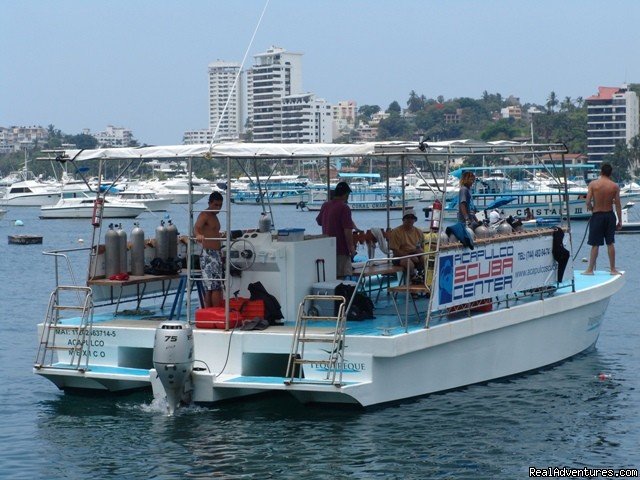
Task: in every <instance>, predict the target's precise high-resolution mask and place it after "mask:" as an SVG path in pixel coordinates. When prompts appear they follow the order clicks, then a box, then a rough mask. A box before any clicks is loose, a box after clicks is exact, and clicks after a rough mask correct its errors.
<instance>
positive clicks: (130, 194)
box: [113, 184, 173, 212]
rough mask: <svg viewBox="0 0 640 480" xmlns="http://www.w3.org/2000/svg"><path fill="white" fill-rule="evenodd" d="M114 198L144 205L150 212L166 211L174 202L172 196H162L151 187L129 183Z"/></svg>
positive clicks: (123, 201)
mask: <svg viewBox="0 0 640 480" xmlns="http://www.w3.org/2000/svg"><path fill="white" fill-rule="evenodd" d="M113 198H115V199H116V200H118V201H120V202H122V203H127V204H131V205H142V206H144V207H145V208H146V209H147V210H148V211H150V212H166V211H167V210H168V209H169V206H170V205H171V203H173V199H172V198H168V197H160V196H158V194H157V193H156V192H155V191H153V190H151V189H150V188H141V187H136V186H135V185H134V184H129V185H128V186H127V188H126V189H124V190H122V191H120V192H118V193H117V194H116V195H115V196H114V197H113Z"/></svg>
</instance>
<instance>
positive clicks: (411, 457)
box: [0, 202, 640, 479]
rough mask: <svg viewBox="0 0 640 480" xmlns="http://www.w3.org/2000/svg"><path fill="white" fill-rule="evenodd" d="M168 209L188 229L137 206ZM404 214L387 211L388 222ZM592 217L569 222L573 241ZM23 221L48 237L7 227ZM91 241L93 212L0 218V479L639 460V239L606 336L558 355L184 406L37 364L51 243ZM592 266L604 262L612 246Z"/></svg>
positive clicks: (431, 473)
mask: <svg viewBox="0 0 640 480" xmlns="http://www.w3.org/2000/svg"><path fill="white" fill-rule="evenodd" d="M205 207H206V204H205V203H203V202H199V203H198V204H197V205H196V210H197V209H198V208H201V209H202V208H205ZM260 213H261V210H260V208H259V207H254V206H234V211H233V215H234V222H233V225H232V228H257V226H258V221H259V219H260ZM166 215H169V216H170V217H171V218H172V219H173V220H174V222H175V223H176V225H177V226H178V229H179V231H180V233H182V234H184V233H187V229H188V218H187V209H186V207H185V206H180V205H174V206H172V208H171V211H170V212H168V214H165V213H153V214H152V213H145V214H143V215H142V216H141V217H139V219H138V221H139V222H140V225H141V227H142V228H143V229H144V230H145V232H146V235H147V237H149V236H152V235H153V231H154V230H155V227H156V226H157V225H158V224H159V222H160V220H161V219H163V218H165V217H166ZM399 216H400V215H399V214H398V213H394V212H392V213H391V225H392V226H395V225H398V224H399V223H400V219H399V218H396V217H399ZM18 219H19V220H22V221H23V223H24V226H23V227H16V226H14V222H15V220H18ZM314 219H315V214H314V213H310V212H302V211H300V210H297V209H296V208H295V207H294V206H291V207H289V206H280V207H278V208H277V209H275V210H274V215H273V221H274V228H276V229H279V228H293V227H295V228H301V227H302V228H305V229H306V233H319V227H318V226H317V225H316V224H315V221H314ZM354 219H355V222H356V224H357V225H358V227H359V228H361V229H366V228H370V227H374V226H377V227H384V226H386V221H387V218H386V214H385V213H376V212H354ZM221 220H222V225H223V228H225V227H224V226H225V225H226V217H225V215H221ZM118 223H120V221H118ZM122 223H123V224H124V228H125V230H126V231H127V232H129V231H130V230H131V228H132V227H133V220H122ZM418 226H423V227H424V226H426V224H425V221H424V220H422V219H421V220H420V221H419V222H418ZM585 226H586V223H584V222H582V223H580V222H574V223H573V230H574V231H573V244H574V247H575V248H577V247H578V246H579V245H580V243H581V241H582V238H583V235H584V231H585ZM17 233H32V234H39V235H42V236H43V237H44V243H43V245H26V246H15V245H8V244H7V243H6V240H3V239H6V238H7V235H11V234H17ZM90 239H91V225H90V221H89V220H39V219H38V209H37V208H35V209H34V208H22V209H19V208H12V209H10V211H9V212H8V213H7V215H6V216H5V217H4V218H3V219H2V220H0V245H1V246H0V252H1V253H0V278H1V280H0V298H1V299H2V313H1V315H0V326H1V330H0V331H1V338H2V348H0V372H1V377H0V378H1V380H2V385H1V388H0V409H1V410H0V411H1V412H2V414H1V416H0V418H2V427H1V428H0V478H3V479H5V478H6V479H14V478H15V479H27V478H29V479H30V478H43V479H44V478H46V479H89V478H118V479H121V478H122V479H128V478H131V479H134V478H135V479H146V478H154V479H174V478H175V479H181V478H224V479H266V478H274V479H281V478H284V479H298V478H305V479H307V478H309V479H336V478H350V479H351V478H355V479H371V478H384V479H396V478H397V479H407V478H408V479H428V478H436V479H462V478H468V479H484V478H487V479H490V478H491V479H493V478H504V479H514V478H528V473H529V467H538V468H546V467H575V468H581V467H592V468H627V467H630V468H639V467H640V415H639V413H640V380H639V378H638V377H639V374H638V372H639V370H640V353H639V348H638V345H639V344H640V338H639V334H638V331H639V329H638V321H639V315H638V310H639V309H640V308H639V307H640V301H638V293H637V292H638V279H639V269H640V260H639V256H638V254H637V252H638V245H639V244H640V243H639V240H640V237H639V236H635V235H619V236H617V237H616V248H617V254H618V267H619V268H621V269H624V270H626V273H625V275H627V282H626V285H625V286H624V288H623V289H622V290H621V291H620V292H619V293H618V294H616V295H615V296H614V297H613V298H612V299H611V302H610V304H609V307H608V310H607V313H606V318H605V322H604V325H603V327H602V332H601V335H600V339H599V341H598V344H597V349H595V350H593V351H591V352H589V353H587V354H583V355H580V356H578V357H575V358H573V359H571V360H569V361H566V362H563V363H561V364H559V365H556V366H554V367H552V368H548V369H544V370H541V371H539V372H537V373H532V374H527V375H522V376H519V377H515V378H510V379H508V380H503V381H493V382H489V383H487V384H483V385H474V386H470V387H467V388H463V389H460V390H456V391H451V392H448V393H443V394H436V395H430V396H426V397H421V398H417V399H411V400H407V401H403V402H399V403H396V404H393V405H388V406H384V407H377V408H373V409H366V410H363V409H358V408H353V407H349V408H347V407H341V406H331V407H327V406H305V405H300V404H299V403H297V402H296V401H295V400H293V399H292V398H289V397H288V396H286V395H284V394H275V395H267V396H262V397H259V398H255V399H250V400H245V401H232V402H229V403H225V404H222V405H217V406H215V407H213V408H203V407H190V408H186V409H182V410H179V411H178V413H177V415H176V416H175V417H167V416H166V415H164V413H163V411H162V407H161V406H159V405H155V404H154V403H153V401H152V397H151V395H150V394H148V393H135V394H131V395H121V396H106V397H105V396H78V395H69V394H63V393H62V392H60V391H58V390H57V388H56V387H55V386H54V385H53V384H52V383H50V382H49V381H47V380H45V379H44V378H41V377H39V376H37V375H34V374H33V373H32V371H31V369H32V365H33V362H34V359H35V355H36V350H37V340H38V339H37V335H36V324H37V323H39V322H41V321H42V320H43V318H44V315H45V311H46V308H47V303H48V299H49V295H50V292H51V290H52V289H53V287H54V278H53V273H54V269H53V259H52V258H51V257H45V256H43V255H42V253H41V252H42V251H43V250H53V249H63V248H74V247H79V246H83V245H84V246H87V245H89V244H90ZM587 248H588V247H587V246H586V242H585V245H583V247H582V249H581V250H580V251H579V253H578V258H577V263H576V268H582V266H583V265H584V264H583V263H582V262H581V258H583V257H587V256H588V250H587ZM598 265H599V266H600V267H606V266H607V265H608V264H607V259H606V249H604V248H603V249H601V252H600V261H599V263H598ZM76 273H77V274H79V275H80V276H82V275H83V274H84V272H82V271H77V272H76Z"/></svg>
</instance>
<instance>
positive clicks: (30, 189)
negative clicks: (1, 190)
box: [0, 180, 60, 207]
mask: <svg viewBox="0 0 640 480" xmlns="http://www.w3.org/2000/svg"><path fill="white" fill-rule="evenodd" d="M59 197H60V187H59V186H56V185H52V184H48V183H42V182H39V181H38V180H22V181H20V182H15V183H12V184H11V185H10V186H8V187H7V190H6V192H5V194H4V196H3V197H0V206H7V207H8V206H11V207H41V206H43V205H53V204H55V203H56V202H57V201H58V199H59Z"/></svg>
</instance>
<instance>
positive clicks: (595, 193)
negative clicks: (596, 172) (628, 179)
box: [582, 163, 622, 275]
mask: <svg viewBox="0 0 640 480" xmlns="http://www.w3.org/2000/svg"><path fill="white" fill-rule="evenodd" d="M611 171H612V168H611V165H609V164H608V163H603V164H602V167H601V168H600V178H598V179H597V180H594V181H592V182H591V183H589V188H588V190H587V210H590V211H592V212H593V215H592V216H591V220H590V221H589V241H588V242H587V243H588V244H589V245H591V255H590V256H589V266H588V267H587V269H586V270H585V271H584V272H582V273H583V275H593V270H594V268H595V267H596V259H597V258H598V250H599V249H600V245H603V244H604V243H605V241H606V243H607V253H608V254H609V271H610V272H611V275H620V272H619V271H618V270H617V269H616V249H615V246H614V237H615V231H616V230H620V229H621V228H622V207H621V206H620V187H618V185H617V184H616V183H615V182H613V181H612V180H611ZM614 205H615V207H616V214H617V216H618V220H617V223H616V215H614V213H613V206H614Z"/></svg>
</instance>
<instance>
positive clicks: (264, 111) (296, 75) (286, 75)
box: [247, 47, 302, 142]
mask: <svg viewBox="0 0 640 480" xmlns="http://www.w3.org/2000/svg"><path fill="white" fill-rule="evenodd" d="M253 58H254V65H253V66H252V67H251V68H250V69H249V70H247V110H248V115H249V124H250V125H251V127H252V131H253V141H254V142H280V141H282V99H283V97H285V96H287V95H295V94H298V93H302V54H301V53H294V52H287V51H286V50H284V49H283V48H279V47H271V48H269V49H267V51H266V52H264V53H258V54H257V55H254V57H253Z"/></svg>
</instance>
